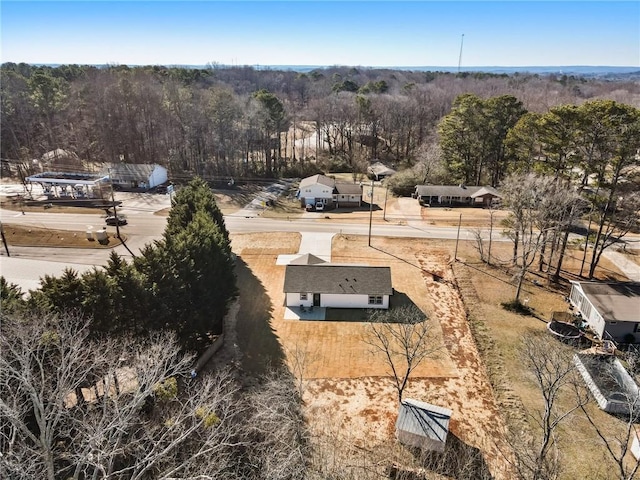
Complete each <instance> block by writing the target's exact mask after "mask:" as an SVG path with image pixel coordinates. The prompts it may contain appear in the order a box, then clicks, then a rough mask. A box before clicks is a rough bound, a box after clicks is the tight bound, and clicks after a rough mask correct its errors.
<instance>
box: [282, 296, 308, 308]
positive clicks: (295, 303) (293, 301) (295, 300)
mask: <svg viewBox="0 0 640 480" xmlns="http://www.w3.org/2000/svg"><path fill="white" fill-rule="evenodd" d="M286 302H287V303H286V305H287V307H299V306H300V305H304V306H305V307H310V306H312V305H313V294H312V293H307V299H306V300H300V294H299V293H287V300H286Z"/></svg>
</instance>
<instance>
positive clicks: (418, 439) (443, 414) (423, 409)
mask: <svg viewBox="0 0 640 480" xmlns="http://www.w3.org/2000/svg"><path fill="white" fill-rule="evenodd" d="M452 413H453V412H452V411H451V410H449V409H448V408H443V407H438V406H436V405H431V404H430V403H426V402H420V401H418V400H412V399H409V398H407V399H405V400H402V402H401V403H400V411H399V413H398V420H397V421H396V437H397V438H398V441H399V442H400V443H402V444H404V445H407V446H411V447H417V448H421V449H422V450H432V451H436V452H443V451H444V448H445V445H446V443H447V435H448V434H449V421H450V420H451V415H452Z"/></svg>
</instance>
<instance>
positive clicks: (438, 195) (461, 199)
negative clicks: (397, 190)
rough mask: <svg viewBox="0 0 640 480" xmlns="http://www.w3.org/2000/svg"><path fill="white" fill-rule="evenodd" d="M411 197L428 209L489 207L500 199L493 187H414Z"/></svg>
mask: <svg viewBox="0 0 640 480" xmlns="http://www.w3.org/2000/svg"><path fill="white" fill-rule="evenodd" d="M413 196H414V198H417V199H418V202H420V205H423V206H430V207H437V206H446V207H459V206H490V205H491V204H492V203H493V202H495V201H496V200H498V199H500V198H501V195H500V193H499V192H498V191H497V190H496V189H495V188H493V187H488V186H485V187H480V186H467V185H416V189H415V192H414V194H413Z"/></svg>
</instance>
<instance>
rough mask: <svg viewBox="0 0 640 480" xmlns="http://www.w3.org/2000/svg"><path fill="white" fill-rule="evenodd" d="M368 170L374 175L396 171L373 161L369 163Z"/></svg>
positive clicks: (389, 173) (390, 173)
mask: <svg viewBox="0 0 640 480" xmlns="http://www.w3.org/2000/svg"><path fill="white" fill-rule="evenodd" d="M368 171H369V172H370V173H373V174H374V175H393V174H394V173H396V171H395V170H394V169H393V168H389V167H387V166H386V165H385V164H384V163H382V162H374V163H372V164H371V165H369V168H368Z"/></svg>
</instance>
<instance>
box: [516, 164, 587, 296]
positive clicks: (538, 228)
mask: <svg viewBox="0 0 640 480" xmlns="http://www.w3.org/2000/svg"><path fill="white" fill-rule="evenodd" d="M503 194H504V201H505V203H506V205H507V207H508V208H509V210H511V213H510V216H509V218H508V219H507V222H506V225H507V234H508V235H509V236H510V237H511V238H512V240H513V242H514V260H515V261H516V263H519V269H518V271H517V273H516V275H515V278H516V282H517V287H516V294H515V299H514V303H515V304H518V303H519V302H520V293H521V290H522V284H523V282H524V278H525V276H526V274H527V272H528V270H529V268H530V267H531V265H532V264H533V262H534V260H535V258H536V255H537V254H538V252H539V251H540V249H541V247H542V246H543V244H544V242H545V241H546V239H547V235H548V234H549V233H550V232H557V231H560V230H563V229H564V228H566V226H567V225H569V224H571V222H572V221H573V219H574V217H575V215H576V214H577V209H576V208H575V207H574V205H575V204H576V202H578V201H579V197H578V195H577V193H575V192H573V191H571V190H570V189H567V188H566V186H564V185H563V184H561V183H560V182H559V181H558V180H557V179H554V178H552V177H541V176H537V175H533V174H514V175H511V176H509V177H507V178H506V179H505V182H504V186H503ZM568 212H569V213H571V214H569V213H568Z"/></svg>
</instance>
